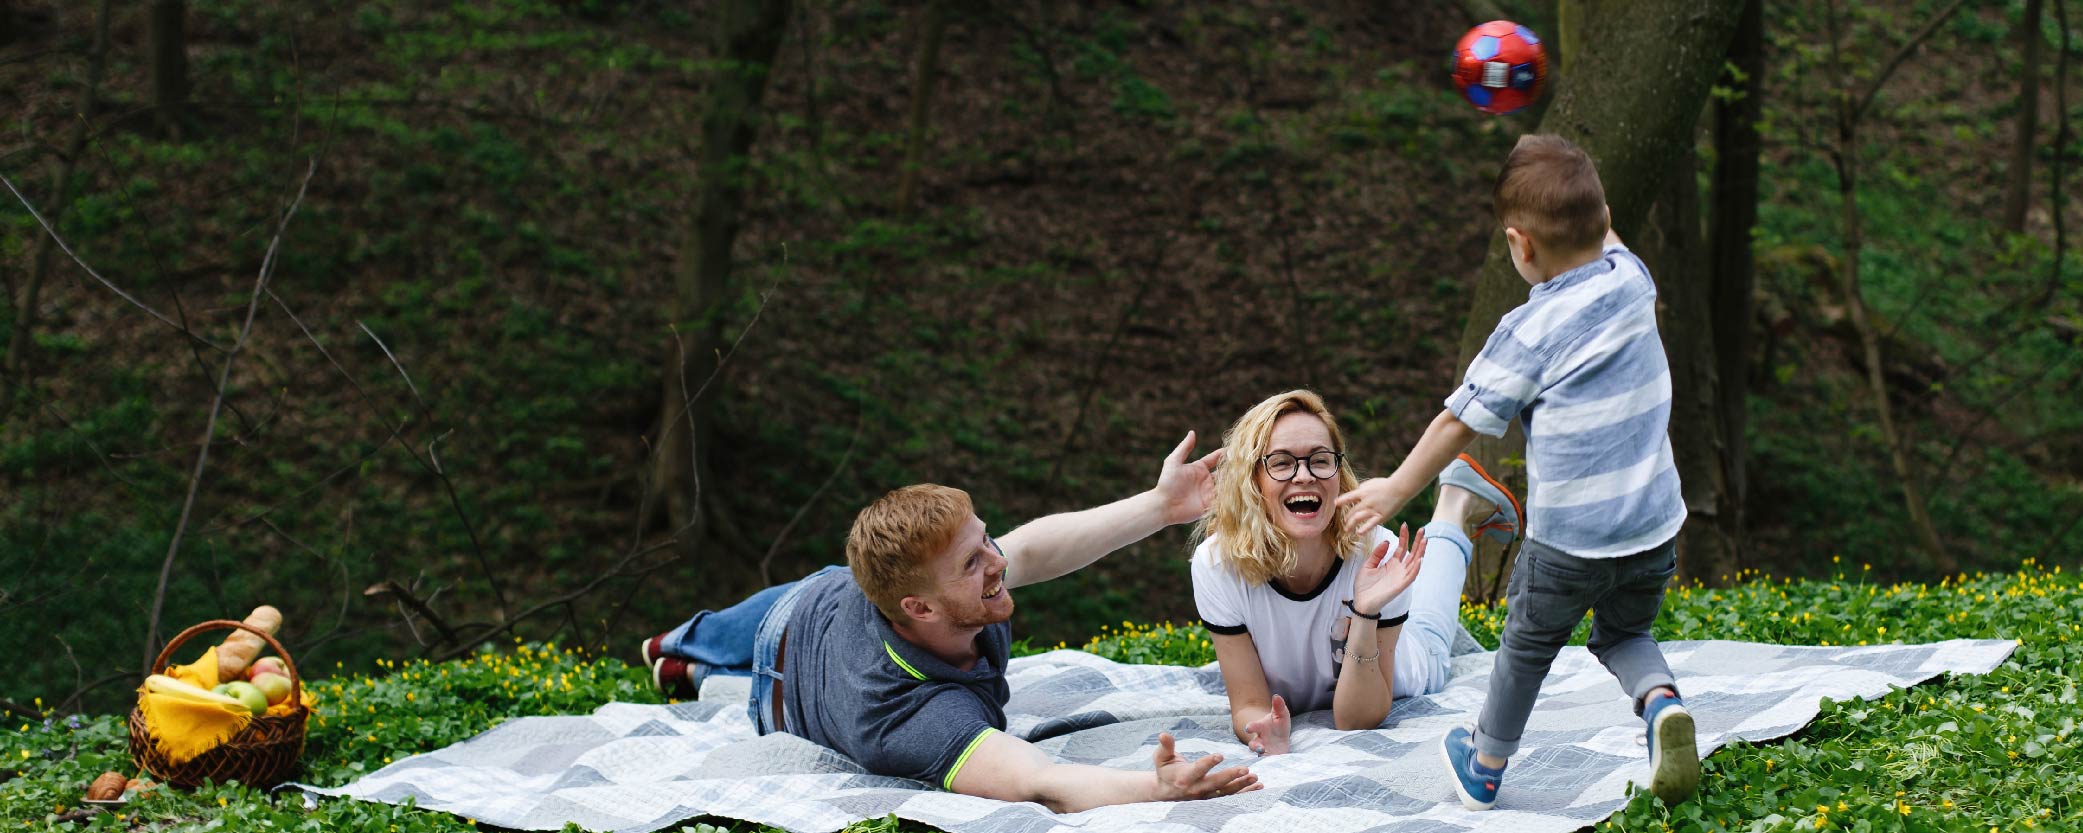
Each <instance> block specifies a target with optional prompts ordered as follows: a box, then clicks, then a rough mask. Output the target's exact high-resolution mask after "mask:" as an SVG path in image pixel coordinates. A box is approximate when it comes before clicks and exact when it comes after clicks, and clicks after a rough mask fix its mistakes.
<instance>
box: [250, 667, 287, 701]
mask: <svg viewBox="0 0 2083 833" xmlns="http://www.w3.org/2000/svg"><path fill="white" fill-rule="evenodd" d="M253 687H254V688H258V689H260V693H262V694H265V695H267V696H268V705H270V706H272V705H275V704H276V703H280V702H282V701H284V700H287V699H289V689H290V685H289V678H288V677H284V676H282V675H281V674H255V675H253Z"/></svg>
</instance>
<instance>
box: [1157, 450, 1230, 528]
mask: <svg viewBox="0 0 2083 833" xmlns="http://www.w3.org/2000/svg"><path fill="white" fill-rule="evenodd" d="M1193 444H1194V435H1193V432H1192V431H1188V432H1186V439H1184V440H1180V441H1179V447H1177V448H1174V449H1172V453H1170V454H1168V455H1165V458H1164V469H1163V470H1161V471H1159V472H1158V474H1157V488H1156V490H1155V491H1156V492H1157V494H1158V496H1159V497H1161V498H1164V523H1165V525H1166V526H1171V525H1172V524H1183V523H1186V522H1188V521H1192V520H1197V519H1199V518H1200V517H1201V515H1202V514H1204V513H1206V512H1207V511H1208V507H1209V506H1210V505H1211V504H1213V503H1214V502H1215V467H1216V466H1218V465H1220V464H1221V463H1222V449H1220V448H1218V449H1215V450H1214V451H1210V452H1208V455H1207V456H1205V457H1202V458H1201V459H1199V460H1195V461H1193V462H1191V463H1189V462H1187V461H1186V457H1187V455H1189V454H1192V453H1193Z"/></svg>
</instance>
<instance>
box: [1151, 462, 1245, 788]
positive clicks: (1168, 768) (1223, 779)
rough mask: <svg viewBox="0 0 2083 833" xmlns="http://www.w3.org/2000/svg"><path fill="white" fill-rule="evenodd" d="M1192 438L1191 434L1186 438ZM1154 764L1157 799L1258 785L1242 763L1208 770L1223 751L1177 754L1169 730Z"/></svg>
mask: <svg viewBox="0 0 2083 833" xmlns="http://www.w3.org/2000/svg"><path fill="white" fill-rule="evenodd" d="M1187 440H1188V442H1191V441H1192V438H1191V437H1188V438H1187ZM1150 762H1151V763H1154V764H1156V765H1157V800H1159V801H1187V800H1191V799H1196V798H1214V797H1216V796H1218V795H1236V794H1237V793H1240V792H1250V791H1251V790H1255V789H1258V788H1259V787H1260V784H1259V782H1258V776H1256V775H1253V774H1251V770H1249V769H1246V768H1244V767H1241V766H1238V767H1230V768H1229V769H1225V770H1223V771H1221V772H1211V771H1210V770H1213V769H1214V768H1215V765H1216V764H1219V763H1222V755H1221V754H1219V753H1218V754H1214V755H1209V756H1207V757H1205V758H1202V759H1200V760H1198V761H1188V760H1186V759H1185V758H1181V757H1179V753H1178V751H1177V750H1175V749H1173V748H1172V733H1170V732H1163V733H1160V734H1158V736H1157V752H1155V753H1154V754H1152V755H1151V756H1150Z"/></svg>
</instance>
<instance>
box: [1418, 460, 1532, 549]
mask: <svg viewBox="0 0 2083 833" xmlns="http://www.w3.org/2000/svg"><path fill="white" fill-rule="evenodd" d="M1439 483H1440V485H1442V486H1459V487H1461V488H1463V489H1467V490H1468V491H1470V492H1473V493H1475V496H1476V497H1479V498H1482V499H1483V500H1486V501H1489V502H1490V503H1493V504H1496V506H1497V511H1495V512H1491V513H1490V517H1488V518H1484V519H1483V522H1482V523H1479V524H1476V526H1475V531H1476V532H1478V533H1481V534H1484V535H1488V536H1490V540H1493V541H1496V542H1497V543H1498V545H1499V546H1502V545H1505V544H1510V543H1511V542H1512V539H1513V538H1516V537H1518V536H1519V529H1520V525H1519V519H1520V518H1523V517H1525V516H1526V513H1525V511H1524V510H1523V508H1522V507H1520V506H1519V498H1517V497H1516V496H1514V495H1513V494H1512V490H1510V489H1507V488H1505V487H1504V484H1503V483H1499V482H1497V478H1495V477H1491V476H1490V473H1489V472H1487V471H1483V465H1482V464H1481V463H1478V462H1476V460H1475V458H1474V457H1471V456H1469V455H1466V454H1463V455H1461V456H1459V457H1456V458H1454V461H1453V462H1451V463H1448V464H1447V467H1446V468H1445V469H1443V470H1441V471H1440V472H1439Z"/></svg>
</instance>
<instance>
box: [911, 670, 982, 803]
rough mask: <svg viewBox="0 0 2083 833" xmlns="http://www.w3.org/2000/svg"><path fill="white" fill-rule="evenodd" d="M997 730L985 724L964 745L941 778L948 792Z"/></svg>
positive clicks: (941, 782) (951, 790) (942, 784)
mask: <svg viewBox="0 0 2083 833" xmlns="http://www.w3.org/2000/svg"><path fill="white" fill-rule="evenodd" d="M898 662H903V660H898ZM996 731H998V730H997V729H993V728H991V727H989V726H985V727H984V730H983V731H981V732H978V733H976V739H975V740H971V741H970V742H969V745H968V746H965V747H962V756H961V757H959V758H956V759H955V765H954V766H951V767H948V768H947V777H945V778H942V779H940V786H941V788H942V789H945V790H947V791H948V792H954V791H955V773H957V772H961V771H962V765H963V764H966V763H969V756H970V755H973V754H975V753H976V748H977V747H979V746H982V745H983V743H984V738H988V737H990V736H991V733H992V732H996Z"/></svg>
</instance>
